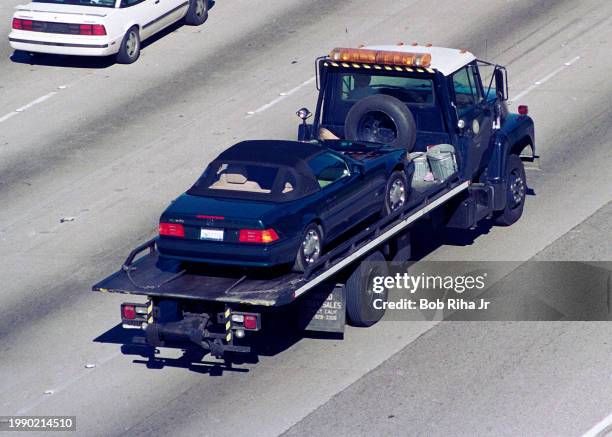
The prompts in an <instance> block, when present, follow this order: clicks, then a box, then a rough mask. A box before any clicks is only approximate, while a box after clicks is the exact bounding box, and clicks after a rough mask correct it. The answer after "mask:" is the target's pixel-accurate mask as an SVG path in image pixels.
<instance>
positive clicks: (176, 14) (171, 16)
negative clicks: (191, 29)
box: [155, 0, 189, 32]
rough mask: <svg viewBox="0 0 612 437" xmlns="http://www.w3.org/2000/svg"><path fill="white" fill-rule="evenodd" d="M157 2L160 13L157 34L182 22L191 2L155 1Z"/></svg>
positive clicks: (182, 0) (180, 0)
mask: <svg viewBox="0 0 612 437" xmlns="http://www.w3.org/2000/svg"><path fill="white" fill-rule="evenodd" d="M155 2H156V4H157V6H158V8H159V13H160V14H159V16H158V18H157V20H158V21H157V22H156V23H155V28H156V30H155V32H158V31H160V30H162V29H165V28H166V27H168V26H170V25H171V24H173V23H175V22H176V21H178V20H180V19H181V18H182V17H183V16H185V13H186V12H187V8H189V0H155Z"/></svg>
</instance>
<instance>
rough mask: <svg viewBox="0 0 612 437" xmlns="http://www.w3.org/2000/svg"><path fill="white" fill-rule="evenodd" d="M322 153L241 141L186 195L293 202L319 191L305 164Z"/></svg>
mask: <svg viewBox="0 0 612 437" xmlns="http://www.w3.org/2000/svg"><path fill="white" fill-rule="evenodd" d="M325 150H326V149H325V148H322V147H320V146H318V145H316V144H309V143H302V142H298V141H278V140H259V141H243V142H241V143H238V144H236V145H234V146H232V147H230V148H229V149H227V150H226V151H224V152H223V153H221V154H220V155H219V156H218V157H217V158H216V159H215V160H214V161H213V162H211V163H210V165H209V167H208V171H207V172H205V173H204V175H202V177H201V178H200V179H199V180H198V181H197V182H196V183H195V185H194V186H193V187H192V188H191V189H190V190H188V191H187V193H188V194H190V195H195V196H206V197H217V198H234V199H242V200H259V201H272V202H287V201H291V200H296V199H299V198H302V197H304V196H307V195H309V194H312V193H314V192H316V191H318V190H319V185H318V183H317V181H316V179H315V177H314V175H313V174H312V170H311V169H310V168H309V167H308V163H307V160H308V159H310V158H311V157H313V156H316V155H317V154H319V153H321V152H323V151H325ZM224 173H225V175H224Z"/></svg>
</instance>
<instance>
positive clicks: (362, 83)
mask: <svg viewBox="0 0 612 437" xmlns="http://www.w3.org/2000/svg"><path fill="white" fill-rule="evenodd" d="M405 74H406V73H404V75H400V74H395V73H394V72H386V71H384V72H383V71H378V70H377V71H367V70H365V71H364V70H335V69H334V70H332V69H330V70H328V71H327V78H326V82H325V102H324V106H325V109H324V113H323V124H326V125H331V126H341V125H343V124H344V120H345V119H346V115H347V114H348V112H349V110H350V109H351V107H352V106H353V105H354V104H355V103H356V102H357V101H359V100H361V99H363V98H364V97H368V96H371V95H374V94H385V95H388V96H393V97H395V98H397V99H399V100H401V101H402V102H404V103H406V104H407V105H409V106H410V107H411V109H413V110H417V112H423V113H425V112H427V113H434V115H435V117H434V118H435V119H436V120H434V122H433V123H430V124H432V126H419V128H420V129H423V128H426V129H423V130H439V126H440V125H441V121H439V120H438V119H439V115H438V112H439V111H438V110H437V108H436V104H435V94H434V84H433V79H432V78H429V77H427V76H416V75H414V76H406V75H405ZM415 117H416V115H415ZM427 118H428V119H429V118H431V117H429V116H428V117H427ZM417 123H418V120H417Z"/></svg>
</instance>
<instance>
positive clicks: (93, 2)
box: [33, 0, 115, 8]
mask: <svg viewBox="0 0 612 437" xmlns="http://www.w3.org/2000/svg"><path fill="white" fill-rule="evenodd" d="M33 2H34V3H54V4H60V5H79V6H98V7H101V8H114V7H115V0H33Z"/></svg>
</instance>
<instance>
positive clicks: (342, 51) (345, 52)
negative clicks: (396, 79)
mask: <svg viewBox="0 0 612 437" xmlns="http://www.w3.org/2000/svg"><path fill="white" fill-rule="evenodd" d="M329 57H330V59H331V60H332V61H336V62H361V63H364V64H381V65H398V66H403V67H423V68H427V67H429V66H430V65H431V55H430V54H429V53H402V52H393V51H387V50H370V49H347V48H342V47H337V48H335V49H333V50H332V51H331V53H330V54H329Z"/></svg>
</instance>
